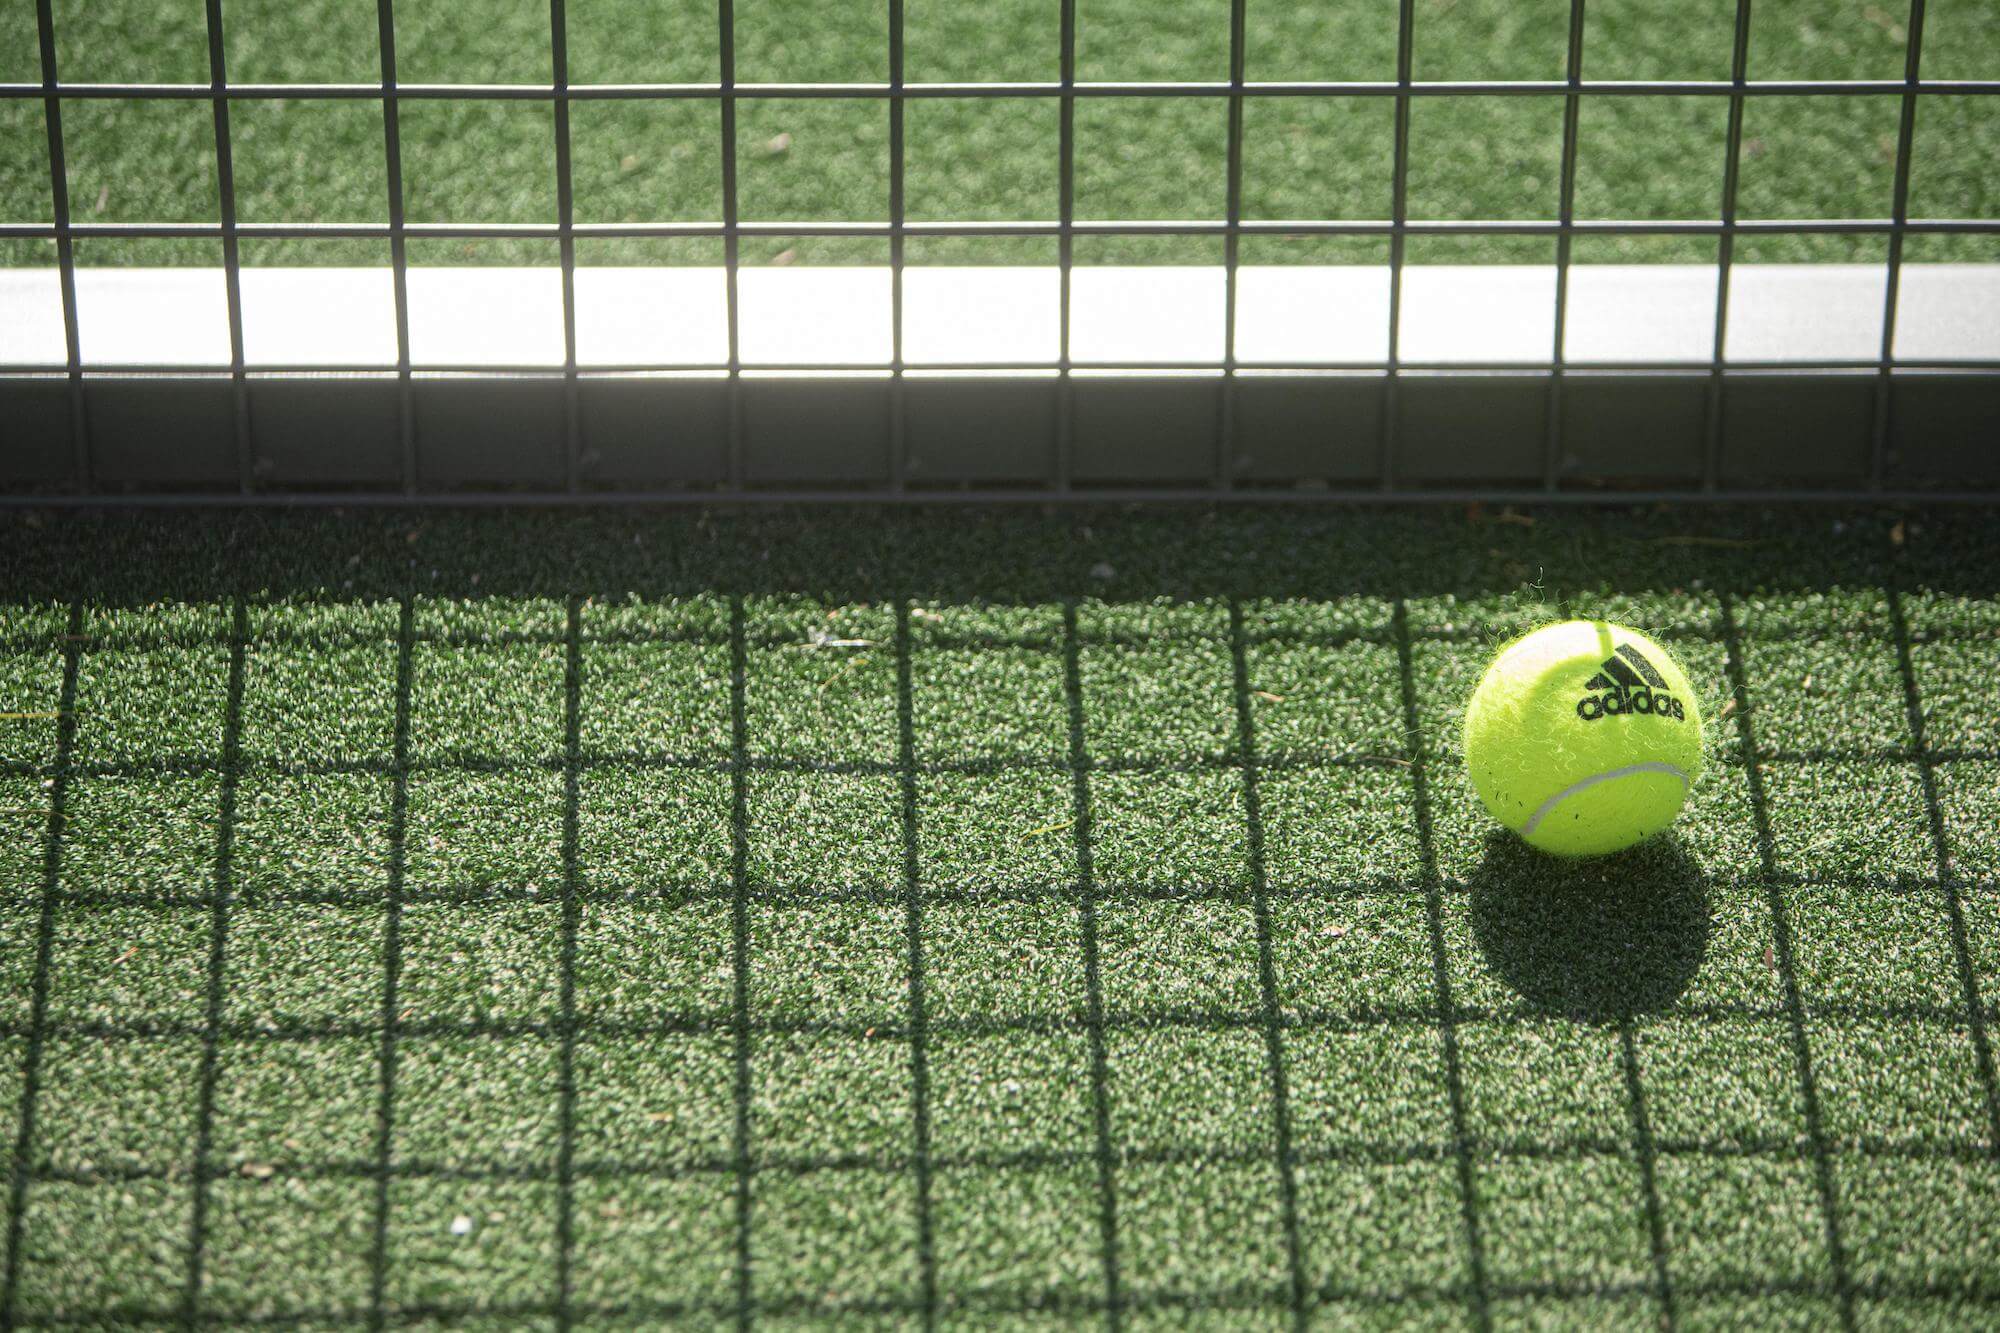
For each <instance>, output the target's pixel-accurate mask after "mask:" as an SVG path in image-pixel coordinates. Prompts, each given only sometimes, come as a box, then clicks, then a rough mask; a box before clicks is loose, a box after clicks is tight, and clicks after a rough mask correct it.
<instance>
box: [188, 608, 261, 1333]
mask: <svg viewBox="0 0 2000 1333" xmlns="http://www.w3.org/2000/svg"><path fill="white" fill-rule="evenodd" d="M249 638H250V612H249V608H248V606H247V605H246V604H245V603H244V600H243V598H242V596H241V595H240V594H239V595H238V596H237V597H236V599H235V608H234V610H233V611H232V613H231V616H230V635H229V687H228V695H227V700H226V703H225V705H224V711H223V720H222V791H221V799H220V803H219V808H218V810H217V812H216V829H215V903H214V906H213V907H212V909H211V910H210V913H209V939H208V993H207V998H206V1000H205V1002H204V1004H203V1017H202V1036H201V1074H200V1077H199V1081H198V1083H197V1085H196V1089H195V1121H194V1123H195V1131H194V1173H195V1183H194V1200H193V1206H192V1207H191V1208H190V1209H189V1217H188V1255H187V1283H186V1286H185V1288H184V1289H183V1290H182V1293H181V1304H182V1306H183V1308H185V1309H186V1311H187V1317H188V1320H189V1322H193V1321H194V1320H196V1319H198V1318H199V1317H200V1315H201V1290H202V1280H203V1268H204V1265H205V1263H206V1260H207V1256H208V1231H209V1226H208V1202H209V1200H208V1194H209V1190H208V1185H209V1181H208V1177H207V1174H206V1173H207V1169H208V1159H209V1154H210V1152H211V1151H212V1150H213V1147H214V1143H215V1085H216V1080H217V1077H218V1076H219V1074H220V1070H221V1065H222V1006H223V1000H224V998H225V997H224V989H225V986H226V983H227V977H228V973H227V968H228V950H229V909H230V905H231V900H232V898H233V895H234V888H235V845H236V796H237V790H238V786H239V782H240V775H239V769H238V766H237V761H238V759H239V758H240V757H241V754H242V749H243V675H244V659H245V656H246V654H247V653H248V644H249Z"/></svg>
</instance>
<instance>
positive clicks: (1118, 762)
mask: <svg viewBox="0 0 2000 1333" xmlns="http://www.w3.org/2000/svg"><path fill="white" fill-rule="evenodd" d="M1915 758H1917V753H1916V751H1915V750H1913V749H1910V748H1909V747H1907V746H1893V747H1884V746H1818V747H1812V748H1806V749H1796V750H1762V751H1760V752H1759V753H1758V755H1757V762H1759V763H1762V764H1800V765H1813V764H1855V765H1863V766H1865V765H1888V764H1906V763H1909V762H1911V761H1912V760H1914V759H1915ZM1929 758H1930V760H1931V762H1932V763H1937V764H1951V763H1994V762H1996V761H2000V748H1991V747H1979V746H1963V747H1958V748H1951V749H1940V750H1933V751H1932V752H1931V753H1930V755H1929ZM733 762H734V761H733V760H731V759H730V758H729V757H728V756H727V755H721V754H713V755H710V754H699V753H696V754H679V753H670V752H666V751H649V750H588V751H585V752H584V753H583V754H582V756H581V758H580V760H579V763H580V764H581V765H582V767H583V768H585V769H588V770H593V771H595V770H619V771H626V772H649V771H656V770H688V771H692V772H697V773H717V774H720V773H726V772H728V771H729V769H730V767H731V765H732V763H733ZM1716 762H1717V763H1721V764H1726V765H1728V766H1729V767H1731V768H1736V767H1741V766H1742V765H1743V764H1745V763H1746V762H1747V761H1746V760H1744V759H1743V758H1742V757H1741V756H1740V755H1732V754H1727V753H1725V754H1721V755H1718V756H1716ZM566 763H567V761H566V760H565V759H563V758H561V757H559V756H549V757H545V758H533V757H528V758H501V757H499V756H496V755H480V754H461V755H455V756H450V757H446V758H441V759H417V760H411V761H409V762H407V763H401V764H399V763H397V762H395V761H393V760H387V759H379V758H378V759H367V758H362V759H325V760H314V761H310V762H303V763H302V762H298V761H293V760H279V759H268V758H261V757H258V756H255V755H249V756H244V757H243V758H242V759H241V760H240V761H239V766H240V768H241V770H242V771H243V772H245V773H269V774H273V775H275V776H279V777H323V776H340V775H349V774H366V775H374V776H393V775H396V774H398V773H402V772H416V773H450V774H481V773H555V772H560V771H561V770H562V769H563V768H564V766H565V765H566ZM744 763H745V765H746V766H747V767H749V768H750V770H751V771H752V772H757V773H799V774H829V775H851V776H865V777H894V776H896V775H897V773H898V771H899V767H900V766H899V765H898V764H897V763H896V762H895V761H894V760H881V759H821V758H817V757H814V756H811V755H782V754H778V755H752V756H749V757H747V758H746V759H745V760H744ZM1088 766H1089V768H1090V769H1091V771H1092V772H1096V773H1131V774H1140V775H1157V776H1168V775H1172V774H1177V773H1217V772H1226V771H1229V770H1231V769H1234V768H1235V766H1236V756H1235V754H1233V753H1230V752H1225V751H1216V752H1214V753H1210V754H1187V755H1171V756H1166V757H1160V756H1154V755H1133V754H1126V755H1100V756H1098V757H1096V758H1093V759H1091V760H1089V761H1088ZM1071 767H1072V765H1071V763H1070V761H1069V759H1068V758H1067V757H1065V756H1062V755H1055V754H994V755H980V756H975V757H972V758H966V759H927V760H921V761H917V762H916V764H915V768H916V772H917V774H918V776H919V777H955V776H964V777H986V776H989V775H992V774H996V773H1068V772H1069V771H1070V769H1071ZM1260 767H1262V768H1263V769H1264V770H1265V771H1266V772H1272V773H1277V772H1285V773H1321V772H1330V771H1337V770H1341V769H1350V768H1408V767H1409V760H1407V759H1404V758H1402V757H1400V756H1397V755H1390V754H1378V753H1375V752H1374V751H1372V750H1366V749H1354V750H1344V751H1341V752H1339V753H1335V754H1327V753H1325V752H1323V751H1314V750H1302V751H1286V750H1278V751H1273V752H1270V753H1268V754H1266V755H1265V756H1264V757H1263V760H1262V763H1261V765H1260ZM221 771H222V765H221V763H220V761H219V760H217V759H216V758H215V757H214V756H211V755H167V756H163V757H160V758H156V759H129V760H112V761H107V762H103V763H95V764H80V765H77V766H76V767H74V768H73V769H72V770H71V772H70V776H71V777H77V778H172V777H195V776H199V775H202V774H220V773H221ZM0 776H4V777H12V778H51V777H53V776H54V770H53V769H52V768H51V767H50V766H49V765H46V764H40V763H36V762H34V761H32V760H17V759H12V760H0Z"/></svg>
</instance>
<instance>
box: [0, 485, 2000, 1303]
mask: <svg viewBox="0 0 2000 1333" xmlns="http://www.w3.org/2000/svg"><path fill="white" fill-rule="evenodd" d="M1529 519H1531V520H1532V521H1528V520H1529ZM1996 539H2000V529H1996V525H1995V522H1994V520H1993V519H1991V518H1990V517H1986V516H1982V515H1977V514H1916V515H1901V516H1899V515H1893V514H1870V513H1847V514H1841V515H1837V516H1832V515H1824V514H1819V515H1797V514H1794V515H1776V516H1774V515H1770V514H1729V515H1722V516H1714V517H1708V518H1703V519H1695V518H1690V517H1687V516H1678V517H1677V516H1671V515H1662V514H1655V513H1628V514H1620V515H1600V516H1583V515H1556V514H1541V515H1536V516H1527V517H1526V518H1525V519H1524V517H1523V516H1520V515H1513V514H1509V515H1507V516H1506V517H1505V519H1504V520H1501V519H1496V518H1494V517H1491V516H1488V515H1484V514H1480V513H1478V512H1474V513H1471V514H1466V513H1462V512H1450V513H1443V512H1439V513H1429V514H1421V515H1412V514H1379V513H1378V514H1359V513H1352V512H1340V513H1329V514H1326V515H1319V516H1292V517H1263V516H1254V515H1248V514H1226V513H1225V514H1211V515H1201V516H1192V515H1189V514H1180V515H1157V516H1147V515H1144V514H1118V513H1111V512H1101V513H1095V514H1089V515H1080V516H1074V517H1068V516H1054V515H1032V514H1022V515H1009V516H994V515H973V514H969V513H955V514H937V515H927V514H903V515H879V514H873V513H868V512H854V511H849V512H838V513H819V514H795V515H774V516H767V517H763V518H749V517H726V516H721V515H710V516H693V515H685V514H674V515H639V514H628V515H620V516H598V517H582V516H572V517H554V516H540V517H533V516H512V517H506V516H482V517H472V516H465V517H438V516H426V517H369V518H363V517H355V516H332V515H317V516H298V517H282V518H280V517H266V518H254V517H241V518H237V517H214V516H209V517H200V518H194V517H188V518H181V517H174V516H161V517H155V518H143V519H124V520H115V519H109V518H85V517H40V516H9V517H7V518H5V519H4V520H0V569H4V571H5V575H6V577H5V583H4V587H5V589H6V591H5V593H4V606H0V712H4V713H6V714H7V715H8V716H7V717H6V719H5V720H4V721H0V784H4V790H0V807H4V815H0V818H4V820H5V824H4V826H0V827H4V830H5V833H6V836H5V838H4V839H0V973H4V975H0V1144H4V1149H5V1150H6V1151H8V1152H9V1153H10V1154H11V1158H10V1165H11V1168H12V1173H11V1177H10V1179H11V1181H12V1186H11V1188H10V1190H9V1191H8V1193H7V1194H6V1196H5V1197H4V1198H0V1218H4V1219H5V1220H4V1223H0V1225H4V1227H5V1235H6V1251H5V1253H6V1262H5V1268H4V1270H0V1271H4V1275H5V1276H4V1286H0V1304H4V1314H5V1316H6V1317H7V1318H8V1319H10V1320H12V1321H14V1322H16V1323H18V1324H24V1325H32V1324H44V1323H51V1322H56V1321H69V1322H81V1323H96V1322H101V1321H119V1322H133V1321H139V1322H167V1323H175V1322H179V1321H183V1320H185V1319H187V1318H189V1317H193V1318H198V1319H205V1320H211V1321H218V1322H222V1323H235V1322H238V1321H242V1320H249V1319H270V1320H285V1321H303V1322H305V1323H309V1324H343V1323H361V1322H367V1321H369V1320H371V1319H374V1318H383V1319H386V1320H389V1321H392V1322H396V1323H399V1324H403V1323H407V1324H430V1323H440V1322H465V1323H473V1324H478V1323H479V1322H480V1321H482V1320H490V1321H492V1322H493V1324H494V1326H496V1327H497V1326H505V1327H520V1326H523V1325H528V1324H549V1325H553V1324H555V1323H557V1322H560V1321H563V1320H574V1321H577V1322H581V1323H584V1324H586V1325H599V1324H606V1325H615V1324H619V1323H625V1324H629V1325H631V1326H656V1325H658V1324H660V1323H662V1322H666V1321H670V1320H674V1319H679V1320H682V1321H685V1322H687V1323H689V1324H691V1325H697V1326H705V1325H709V1324H713V1323H720V1322H729V1321H732V1320H734V1319H737V1318H739V1317H742V1316H752V1317H755V1318H757V1319H758V1320H759V1321H760V1322H765V1323H771V1324H775V1325H785V1324H792V1323H798V1324H814V1323H826V1322H830V1321H837V1322H840V1323H842V1324H843V1325H849V1326H855V1327H873V1326H877V1325H879V1326H882V1327H907V1326H916V1325H921V1324H925V1323H927V1322H931V1321H936V1322H940V1323H944V1324H947V1325H951V1326H967V1327H969V1326H979V1327H990V1326H996V1325H999V1326H1020V1327H1030V1326H1033V1327H1043V1326H1048V1325H1051V1324H1071V1323H1079V1324H1097V1323H1101V1322H1104V1321H1105V1320H1106V1319H1107V1318H1108V1317H1110V1316H1111V1314H1112V1313H1113V1312H1114V1311H1115V1312H1116V1314H1117V1315H1118V1316H1119V1317H1120V1318H1121V1319H1122V1321H1123V1322H1124V1323H1125V1324H1127V1325H1130V1326H1133V1327H1142V1328H1143V1327H1151V1326H1155V1325H1159V1326H1176V1327H1180V1326H1203V1325H1213V1326H1216V1327H1231V1328H1236V1327H1279V1326H1283V1325H1287V1324H1290V1323H1292V1322H1293V1321H1294V1320H1295V1318H1300V1317H1304V1318H1310V1319H1316V1320H1320V1321H1323V1322H1325V1323H1328V1324H1332V1325H1335V1326H1339V1325H1345V1324H1363V1325H1370V1324H1382V1325H1389V1324H1393V1325H1396V1326H1399V1327H1410V1326H1417V1327H1432V1326H1435V1327H1466V1326H1474V1327H1479V1326H1492V1327H1506V1328H1513V1327H1523V1326H1525V1327H1538V1328H1539V1327H1591V1326H1601V1325H1603V1324H1606V1323H1617V1324H1627V1323H1631V1324H1637V1323H1654V1322H1657V1321H1659V1320H1661V1319H1662V1318H1666V1319H1668V1320H1670V1321H1671V1322H1672V1323H1674V1324H1676V1325H1678V1326H1685V1327H1696V1328H1707V1327H1743V1326H1755V1327H1800V1328H1804V1327H1825V1326H1829V1325H1837V1324H1841V1323H1852V1324H1854V1325H1858V1326H1867V1327H1884V1328H1927V1327H1957V1326H1964V1325H1967V1324H1983V1323H1988V1322H1991V1321H1992V1320H1993V1319H1994V1317H1995V1314H1996V1310H2000V1267H1996V1264H1995V1261H1994V1256H1995V1254H1996V1253H2000V1157H1996V1154H2000V1100H1996V1090H1995V1078H1994V1070H1993V1060H1992V1054H1991V1035H1990V1034H1991V1028H1992V1026H1993V1024H1994V1022H1995V1019H1996V1012H1995V1007H1994V996H1995V991H1996V987H2000V911H1996V903H2000V878H1996V875H2000V832H1996V830H2000V724H1996V722H1995V717H1996V716H2000V685H1996V683H1995V680H1996V677H1995V676H1994V674H1993V670H1992V668H1993V665H1994V663H1995V661H1996V660H2000V610H1996V605H1997V604H2000V558H1996V554H1995V553H1996V551H2000V540H1996ZM1566 612H1592V613H1600V614H1604V615H1608V616H1615V617H1617V618H1620V619H1624V620H1628V621H1631V622H1633V623H1635V624H1638V625H1641V626H1644V627H1646V628H1648V629H1649V630H1650V631H1652V632H1653V633H1655V634H1656V635H1657V636H1658V637H1659V638H1660V639H1661V640H1662V642H1664V643H1666V644H1668V645H1669V646H1670V647H1671V649H1672V650H1673V651H1674V652H1675V654H1676V655H1677V656H1678V657H1679V658H1680V659H1681V660H1682V662H1683V663H1684V665H1685V666H1686V667H1687V669H1688V670H1689V673H1690V675H1691V677H1692V679H1693V680H1694V681H1695V682H1696V683H1697V688H1698V689H1699V690H1700V692H1701V696H1702V698H1701V702H1702V705H1703V712H1704V716H1705V717H1706V718H1707V719H1708V729H1709V735H1708V745H1709V756H1710V760H1711V764H1710V770H1709V772H1708V774H1707V776H1706V777H1705V778H1704V780H1703V781H1702V783H1701V784H1700V786H1699V787H1698V788H1697V790H1696V792H1695V795H1694V798H1693V800H1692V803H1691V806H1690V809H1689V812H1688V815H1687V817H1686V818H1685V819H1684V820H1683V821H1682V823H1681V824H1680V825H1679V827H1678V829H1677V832H1676V834H1675V835H1674V836H1672V837H1671V838H1669V839H1667V840H1664V841H1662V842H1658V843H1655V844H1650V845H1648V846H1646V847H1644V848H1641V849H1639V850H1637V851H1635V852H1633V853H1630V854H1627V855H1625V856H1622V857H1618V858H1613V859H1611V860H1608V861H1602V862H1592V863H1584V864H1580V865H1565V864H1561V863H1556V862H1552V861H1549V860H1546V859H1543V858H1541V857H1539V856H1536V855H1534V854H1532V853H1530V852H1528V851H1526V850H1525V849H1523V848H1522V847H1520V846H1519V844H1518V843H1516V842H1514V841H1512V840H1510V839H1508V838H1506V837H1502V836H1499V835H1497V834H1495V832H1494V831H1493V830H1492V829H1491V827H1490V826H1489V824H1488V822H1487V820H1486V819H1485V818H1484V816H1483V814H1482V813H1481V811H1480V810H1479V807H1478V805H1477V803H1476V801H1475V799H1474V798H1473V796H1472V794H1471V792H1470V789H1469V786H1468V784H1467V781H1466V779H1465V775H1464V773H1463V771H1462V768H1461V766H1460V763H1459V758H1458V754H1457V744H1456V740H1455V733H1454V725H1455V717H1456V714H1457V710H1458V708H1459V705H1460V701H1461V700H1462V698H1463V696H1464V694H1465V692H1466V690H1467V689H1468V688H1469V686H1470V684H1471V682H1472V680H1473V679H1474V678H1475V676H1476V674H1477V672H1478V671H1479V670H1480V668H1481V667H1482V665H1483V663H1484V662H1485V660H1486V658H1487V657H1488V655H1489V654H1490V653H1491V651H1492V650H1493V648H1494V646H1495V645H1496V644H1497V643H1498V642H1499V641H1500V640H1501V639H1502V638H1504V637H1505V636H1507V635H1508V634H1510V633H1512V632H1514V631H1516V630H1518V629H1519V628H1521V627H1524V626H1526V625H1530V624H1533V623H1535V622H1536V621H1538V620H1540V619H1543V618H1546V617H1550V616H1554V615H1558V614H1563V613H1566ZM1919 727H1920V728H1921V732H1919V730H1918V728H1919Z"/></svg>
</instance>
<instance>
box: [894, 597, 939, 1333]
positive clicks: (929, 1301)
mask: <svg viewBox="0 0 2000 1333" xmlns="http://www.w3.org/2000/svg"><path fill="white" fill-rule="evenodd" d="M916 756H917V722H916V693H915V687H914V685H913V683H912V680H911V669H910V607H909V603H908V602H898V603H897V604H896V757H897V768H898V769H899V770H900V784H899V785H900V787H901V795H902V835H903V890H904V923H905V930H906V933H907V935H908V944H909V970H910V976H909V987H910V1100H911V1130H910V1133H911V1139H912V1144H913V1149H914V1156H913V1166H914V1168H915V1176H916V1182H915V1183H916V1194H917V1198H916V1213H917V1273H918V1278H919V1282H920V1288H919V1289H920V1290H921V1292H922V1293H923V1296H922V1313H923V1320H924V1327H925V1328H927V1329H929V1328H935V1327H936V1326H937V1305H938V1286H937V1246H936V1241H935V1239H934V1236H933V1228H932V1221H931V1075H930V1038H929V1032H930V1025H929V1022H928V1017H929V1015H928V1012H927V1010H926V1006H925V1001H924V900H923V870H922V865H921V863H920V859H919V857H918V854H917V767H916Z"/></svg>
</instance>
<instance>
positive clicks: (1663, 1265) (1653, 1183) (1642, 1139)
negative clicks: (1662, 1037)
mask: <svg viewBox="0 0 2000 1333" xmlns="http://www.w3.org/2000/svg"><path fill="white" fill-rule="evenodd" d="M1618 1054H1619V1064H1620V1065H1621V1066H1623V1068H1624V1071H1625V1096H1626V1102H1627V1105H1628V1106H1629V1108H1630V1110H1631V1114H1632V1144H1633V1147H1634V1148H1635V1149H1636V1150H1637V1153H1638V1158H1639V1183H1640V1187H1641V1190H1642V1192H1643V1194H1644V1196H1645V1205H1646V1239H1647V1241H1648V1242H1649V1244H1650V1245H1651V1246H1652V1259H1653V1287H1654V1295H1655V1296H1656V1297H1657V1298H1658V1300H1659V1302H1660V1319H1661V1322H1662V1323H1664V1324H1665V1326H1666V1327H1667V1328H1668V1329H1673V1328H1675V1327H1677V1326H1678V1324H1679V1316H1678V1315H1677V1313H1676V1311H1675V1306H1674V1280H1673V1273H1672V1270H1671V1268H1670V1267H1669V1266H1668V1263H1667V1251H1668V1246H1667V1223H1666V1217H1665V1215H1664V1210H1663V1209H1662V1208H1661V1207H1660V1177H1659V1165H1660V1155H1659V1146H1658V1145H1657V1144H1655V1143H1654V1142H1653V1125H1652V1121H1651V1120H1650V1119H1649V1118H1648V1117H1647V1115H1646V1093H1645V1088H1644V1085H1643V1083H1642V1082H1641V1079H1640V1076H1639V1042H1638V1038H1637V1037H1636V1036H1635V1035H1634V1034H1633V1024H1632V1018H1631V1016H1630V1015H1629V1014H1628V1015H1626V1016H1625V1017H1624V1018H1621V1019H1620V1020H1619V1022H1618Z"/></svg>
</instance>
